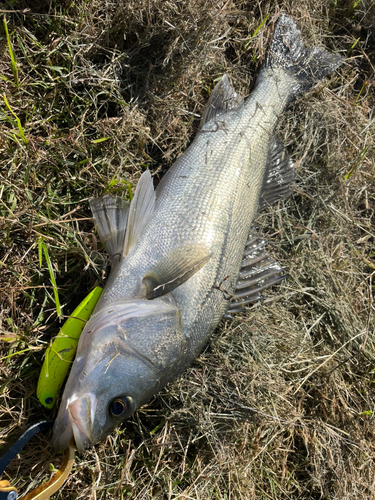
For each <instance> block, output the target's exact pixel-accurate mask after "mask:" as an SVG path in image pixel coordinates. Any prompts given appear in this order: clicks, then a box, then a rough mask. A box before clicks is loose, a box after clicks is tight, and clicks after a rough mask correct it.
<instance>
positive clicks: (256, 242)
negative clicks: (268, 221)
mask: <svg viewBox="0 0 375 500" xmlns="http://www.w3.org/2000/svg"><path fill="white" fill-rule="evenodd" d="M266 243H267V241H266V240H265V239H264V238H262V236H260V234H258V233H257V231H256V230H255V228H252V229H251V231H250V234H249V238H248V240H247V243H246V247H245V252H244V257H243V260H242V265H241V269H240V273H239V276H238V281H237V286H236V290H235V292H234V296H233V299H232V301H231V303H230V305H229V308H228V310H227V313H228V314H233V313H236V312H241V311H243V310H244V306H245V305H247V304H251V303H252V302H256V301H257V300H260V299H262V298H263V297H264V296H263V295H262V292H263V291H264V290H265V289H266V288H268V287H269V286H271V285H274V284H275V283H278V282H279V281H281V280H283V279H284V278H286V275H285V274H284V269H283V268H282V267H281V266H280V265H279V264H278V263H277V262H276V260H274V259H273V258H272V257H270V256H269V255H268V254H267V252H266V251H265V246H266Z"/></svg>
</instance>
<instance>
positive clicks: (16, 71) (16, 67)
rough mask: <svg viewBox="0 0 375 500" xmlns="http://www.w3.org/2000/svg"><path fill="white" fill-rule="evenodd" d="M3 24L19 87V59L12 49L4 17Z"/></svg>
mask: <svg viewBox="0 0 375 500" xmlns="http://www.w3.org/2000/svg"><path fill="white" fill-rule="evenodd" d="M3 24H4V30H5V36H6V39H7V42H8V49H9V54H10V59H11V61H12V63H11V64H12V72H13V76H14V83H15V84H16V86H17V87H18V86H19V83H20V82H19V78H18V66H17V59H16V54H15V53H14V51H13V47H12V42H11V41H10V36H9V31H8V23H7V20H6V17H5V16H4V17H3Z"/></svg>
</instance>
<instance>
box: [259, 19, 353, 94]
mask: <svg viewBox="0 0 375 500" xmlns="http://www.w3.org/2000/svg"><path fill="white" fill-rule="evenodd" d="M343 62H344V59H343V58H342V57H341V56H339V55H336V54H330V53H329V52H327V51H326V50H325V49H323V48H321V47H305V46H304V45H303V42H302V39H301V32H300V30H299V29H298V28H297V25H296V23H295V22H294V21H292V19H290V18H289V17H288V16H287V15H286V14H281V16H280V17H279V19H278V21H277V24H276V28H275V31H274V34H273V37H272V40H271V45H270V47H269V49H268V52H267V55H266V60H265V64H264V67H265V68H274V69H276V68H283V69H284V70H285V71H287V72H288V73H289V74H290V75H292V76H293V78H294V79H295V80H296V83H297V86H296V88H295V95H298V94H301V93H302V92H305V91H306V90H307V89H308V88H310V87H312V86H313V85H314V84H315V83H317V82H318V81H319V80H322V79H323V78H324V77H325V76H327V75H329V74H330V73H331V72H332V71H334V70H335V69H336V68H338V67H339V66H340V65H341V64H342V63H343Z"/></svg>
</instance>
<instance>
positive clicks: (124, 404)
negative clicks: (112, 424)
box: [108, 396, 133, 420]
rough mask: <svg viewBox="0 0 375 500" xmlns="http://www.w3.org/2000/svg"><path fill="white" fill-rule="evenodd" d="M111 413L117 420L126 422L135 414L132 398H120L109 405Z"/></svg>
mask: <svg viewBox="0 0 375 500" xmlns="http://www.w3.org/2000/svg"><path fill="white" fill-rule="evenodd" d="M108 409H109V413H110V414H111V416H112V417H113V418H114V419H116V420H124V419H125V418H127V417H129V415H131V413H133V399H132V398H131V397H130V396H119V397H117V398H115V399H113V400H112V401H111V402H110V403H109V407H108Z"/></svg>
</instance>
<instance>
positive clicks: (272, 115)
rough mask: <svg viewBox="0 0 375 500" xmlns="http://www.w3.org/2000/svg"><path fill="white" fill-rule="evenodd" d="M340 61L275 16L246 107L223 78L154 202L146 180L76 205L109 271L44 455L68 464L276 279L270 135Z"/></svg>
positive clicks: (280, 179)
mask: <svg viewBox="0 0 375 500" xmlns="http://www.w3.org/2000/svg"><path fill="white" fill-rule="evenodd" d="M342 62H343V58H342V57H341V56H340V55H337V54H331V53H329V52H328V51H326V50H325V49H324V48H321V47H315V46H314V47H309V48H308V47H305V46H304V44H303V41H302V39H301V33H300V30H299V29H298V27H297V25H296V23H295V22H294V21H293V20H292V19H291V18H289V17H288V16H287V15H285V14H281V16H280V17H279V18H278V20H277V23H276V26H275V30H274V33H273V36H272V39H271V41H270V45H269V48H268V50H267V53H266V57H265V61H264V63H263V65H262V68H261V70H260V72H259V75H258V78H257V82H256V85H255V88H254V90H253V91H252V93H251V95H250V96H249V97H248V98H247V99H246V100H244V99H243V98H242V97H241V96H240V95H239V94H237V93H236V92H235V91H234V89H233V88H232V86H231V85H230V83H229V79H228V76H227V75H226V74H224V76H223V77H222V79H221V80H220V81H219V82H218V83H217V84H216V86H215V87H214V89H213V91H212V93H211V95H210V97H209V100H208V103H207V105H206V107H205V109H204V111H203V115H202V119H201V123H200V126H199V129H198V132H197V134H196V136H195V138H194V140H193V142H192V143H191V145H190V146H189V147H188V149H187V150H186V151H185V152H184V154H182V155H181V156H180V157H179V158H178V159H177V160H176V161H175V163H174V164H173V165H172V167H171V168H170V169H169V170H168V171H167V172H166V174H165V175H164V177H163V178H162V180H161V181H160V183H159V184H158V186H157V188H156V190H154V187H153V180H152V176H151V173H150V171H148V170H146V171H145V172H144V173H143V174H142V175H141V177H140V179H139V181H138V184H137V187H136V190H135V193H134V197H133V199H132V201H131V202H130V203H129V202H127V201H125V200H124V199H122V198H121V197H113V196H111V195H105V196H102V197H99V198H94V199H91V200H90V207H91V210H92V213H93V218H94V221H95V224H96V227H97V230H98V233H99V236H100V239H101V241H102V243H103V244H104V247H105V250H106V252H107V253H108V254H109V256H110V258H111V264H112V269H111V272H110V275H109V278H108V281H107V283H106V285H105V288H104V290H103V293H102V296H101V298H100V300H99V302H98V304H97V306H96V309H95V311H94V314H93V315H92V317H91V318H90V320H89V321H88V323H87V324H86V326H85V328H84V330H83V333H82V336H81V338H80V341H79V344H78V349H77V356H76V359H75V361H74V363H73V365H72V368H71V372H70V376H69V379H68V381H67V384H66V387H65V390H64V393H63V396H62V400H61V404H60V407H59V411H58V415H57V418H56V421H55V424H54V431H53V438H52V440H53V445H54V447H55V448H56V449H58V450H60V449H64V448H66V447H67V446H68V443H69V441H70V440H71V438H72V437H74V440H75V444H76V447H77V449H78V450H79V451H82V450H83V449H85V448H86V447H88V446H92V445H94V444H96V443H98V442H99V441H101V440H103V439H104V438H105V437H106V436H107V435H108V434H110V433H111V432H112V431H113V430H114V429H115V427H116V426H118V425H119V424H121V422H123V421H124V420H125V419H126V418H128V417H129V416H130V415H131V414H132V413H134V412H135V411H136V409H137V408H139V407H140V406H142V405H143V404H145V403H146V402H147V401H149V400H150V398H152V396H153V395H155V394H156V393H157V392H158V391H160V390H161V389H162V388H164V387H165V386H166V384H167V383H169V382H171V381H173V380H175V379H176V378H177V377H178V376H179V375H181V374H182V373H183V372H184V371H185V370H186V369H187V367H188V366H189V365H190V364H191V363H192V362H193V360H194V359H195V358H196V357H197V356H198V355H199V353H200V352H201V350H202V349H203V347H204V346H205V344H206V343H207V342H208V340H209V338H210V335H211V334H212V332H213V331H214V330H215V328H216V327H217V326H218V324H219V322H220V320H221V319H222V318H223V316H224V315H225V314H229V315H233V314H234V313H236V312H239V311H243V310H244V308H245V306H246V305H247V304H250V303H252V302H254V301H256V300H259V299H260V298H262V296H263V292H264V290H265V289H266V288H267V287H269V286H271V285H274V284H275V283H278V282H279V281H281V280H282V279H284V278H285V272H284V269H283V268H282V267H281V266H280V264H279V263H278V262H276V261H275V260H274V259H273V258H272V257H271V256H270V255H268V254H267V253H266V251H265V245H266V241H265V239H264V238H263V237H262V235H260V234H259V233H258V232H257V230H256V229H255V226H254V221H255V219H256V217H257V214H258V213H259V211H260V210H261V209H262V208H264V207H266V206H269V205H271V204H273V203H275V202H277V201H279V200H282V199H285V198H286V197H287V196H288V195H290V193H291V192H292V189H293V183H294V177H295V175H294V167H293V163H292V161H291V159H290V157H289V154H288V152H287V150H286V149H285V147H284V145H283V143H282V142H281V140H280V139H278V138H277V137H276V136H275V127H276V125H277V122H278V120H279V118H280V116H281V115H282V114H283V112H284V111H285V110H286V108H287V107H288V106H289V104H290V103H291V102H292V101H293V100H294V99H295V98H296V97H297V96H298V95H300V94H302V93H304V92H305V91H306V90H307V89H309V88H310V87H312V86H313V85H315V84H316V83H317V82H319V81H320V80H322V79H323V78H325V77H326V76H327V75H329V74H330V73H331V72H332V71H334V70H335V69H336V68H338V67H339V66H340V65H341V64H342Z"/></svg>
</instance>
